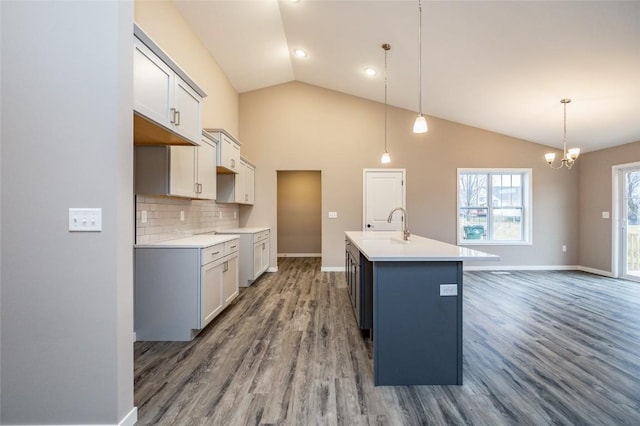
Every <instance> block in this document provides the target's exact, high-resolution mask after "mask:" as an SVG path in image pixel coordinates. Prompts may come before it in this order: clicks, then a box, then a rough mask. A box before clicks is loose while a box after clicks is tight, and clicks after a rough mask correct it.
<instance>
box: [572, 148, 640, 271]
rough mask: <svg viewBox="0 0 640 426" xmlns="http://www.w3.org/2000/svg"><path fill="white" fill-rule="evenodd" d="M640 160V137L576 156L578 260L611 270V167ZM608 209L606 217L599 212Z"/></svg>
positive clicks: (591, 266)
mask: <svg viewBox="0 0 640 426" xmlns="http://www.w3.org/2000/svg"><path fill="white" fill-rule="evenodd" d="M637 161H640V141H639V142H634V143H630V144H626V145H621V146H616V147H613V148H608V149H603V150H600V151H593V152H588V153H586V154H583V155H581V156H580V158H579V159H578V163H577V164H578V178H579V190H578V194H579V204H578V215H577V222H578V231H579V233H578V244H579V247H580V250H579V258H578V261H579V264H580V265H581V266H584V267H586V268H590V269H595V270H597V271H604V272H612V270H613V268H612V264H611V256H612V241H613V232H612V221H613V220H615V218H614V217H612V216H613V215H612V214H611V213H612V212H613V194H612V184H613V182H612V174H611V173H612V167H613V166H617V165H621V164H628V163H634V162H637ZM603 211H607V212H609V213H610V218H609V219H603V218H602V212H603Z"/></svg>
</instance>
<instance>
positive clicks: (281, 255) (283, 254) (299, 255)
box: [278, 253, 322, 257]
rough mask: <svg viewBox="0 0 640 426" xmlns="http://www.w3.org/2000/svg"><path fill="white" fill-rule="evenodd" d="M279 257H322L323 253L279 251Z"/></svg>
mask: <svg viewBox="0 0 640 426" xmlns="http://www.w3.org/2000/svg"><path fill="white" fill-rule="evenodd" d="M278 257H322V253H278Z"/></svg>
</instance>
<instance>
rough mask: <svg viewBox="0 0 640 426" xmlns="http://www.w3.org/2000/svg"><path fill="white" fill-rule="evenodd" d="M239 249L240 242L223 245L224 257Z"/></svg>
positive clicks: (235, 241)
mask: <svg viewBox="0 0 640 426" xmlns="http://www.w3.org/2000/svg"><path fill="white" fill-rule="evenodd" d="M239 248H240V240H231V241H227V242H226V243H224V255H225V256H226V255H228V254H231V253H235V252H237V251H238V250H239Z"/></svg>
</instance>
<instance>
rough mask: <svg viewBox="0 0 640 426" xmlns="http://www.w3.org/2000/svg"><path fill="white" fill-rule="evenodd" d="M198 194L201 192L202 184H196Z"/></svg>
mask: <svg viewBox="0 0 640 426" xmlns="http://www.w3.org/2000/svg"><path fill="white" fill-rule="evenodd" d="M198 194H202V184H201V183H199V184H198Z"/></svg>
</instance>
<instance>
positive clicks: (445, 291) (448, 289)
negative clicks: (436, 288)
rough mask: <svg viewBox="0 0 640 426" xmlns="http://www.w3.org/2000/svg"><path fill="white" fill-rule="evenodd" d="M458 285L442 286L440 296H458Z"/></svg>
mask: <svg viewBox="0 0 640 426" xmlns="http://www.w3.org/2000/svg"><path fill="white" fill-rule="evenodd" d="M457 295H458V284H440V296H457Z"/></svg>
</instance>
